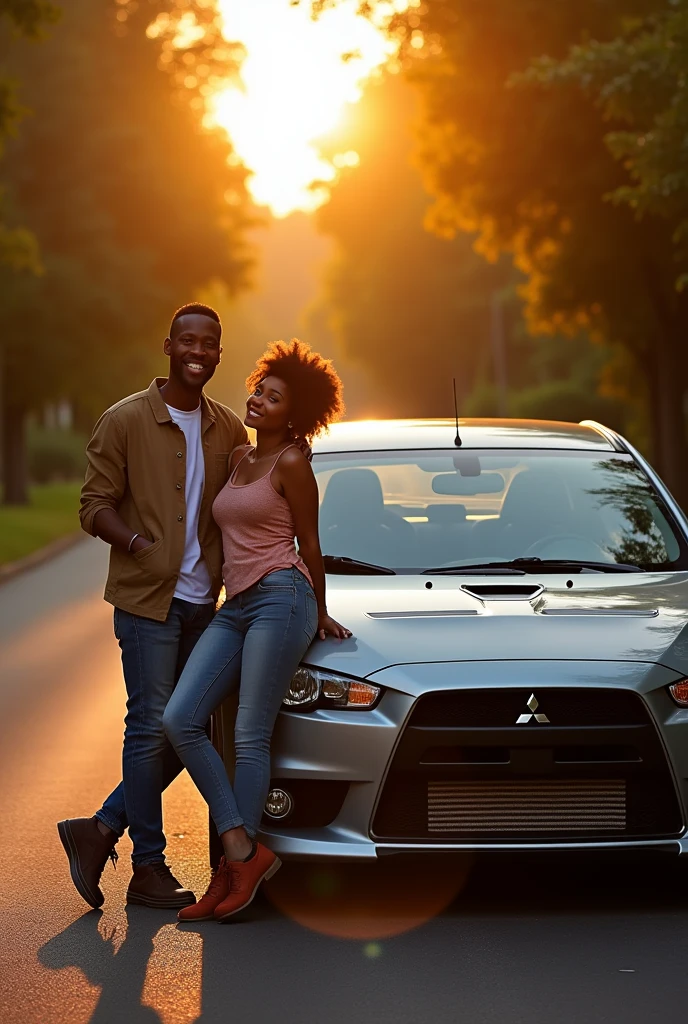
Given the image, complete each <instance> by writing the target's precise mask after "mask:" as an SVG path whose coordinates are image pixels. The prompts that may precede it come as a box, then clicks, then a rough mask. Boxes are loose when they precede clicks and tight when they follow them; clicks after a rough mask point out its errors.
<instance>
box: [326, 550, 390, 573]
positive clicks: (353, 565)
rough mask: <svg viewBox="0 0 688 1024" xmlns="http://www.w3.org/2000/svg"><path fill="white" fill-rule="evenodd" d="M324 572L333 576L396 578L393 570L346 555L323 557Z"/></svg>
mask: <svg viewBox="0 0 688 1024" xmlns="http://www.w3.org/2000/svg"><path fill="white" fill-rule="evenodd" d="M323 562H324V563H325V572H329V573H333V574H334V575H335V576H396V573H395V571H394V569H389V568H388V567H387V566H386V565H375V563H374V562H361V561H359V560H358V558H349V557H348V556H346V555H323Z"/></svg>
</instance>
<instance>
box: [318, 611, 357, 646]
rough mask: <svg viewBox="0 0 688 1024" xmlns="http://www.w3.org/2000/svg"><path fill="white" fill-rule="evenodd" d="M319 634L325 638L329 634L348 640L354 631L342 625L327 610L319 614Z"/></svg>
mask: <svg viewBox="0 0 688 1024" xmlns="http://www.w3.org/2000/svg"><path fill="white" fill-rule="evenodd" d="M318 636H319V637H320V639H321V640H324V639H325V637H327V636H333V637H334V638H335V639H336V640H348V639H349V637H350V636H353V633H352V632H351V630H350V629H347V628H346V626H342V625H341V624H340V623H339V622H337V620H336V619H333V618H332V616H331V615H328V614H327V612H322V613H321V614H320V615H318Z"/></svg>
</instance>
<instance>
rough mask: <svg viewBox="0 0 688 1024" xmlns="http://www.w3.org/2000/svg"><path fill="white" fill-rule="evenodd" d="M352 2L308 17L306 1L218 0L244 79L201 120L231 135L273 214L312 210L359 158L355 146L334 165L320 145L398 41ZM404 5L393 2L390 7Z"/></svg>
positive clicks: (253, 186) (256, 194)
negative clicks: (253, 0)
mask: <svg viewBox="0 0 688 1024" xmlns="http://www.w3.org/2000/svg"><path fill="white" fill-rule="evenodd" d="M357 6H358V3H357V0H350V2H344V3H342V4H340V5H339V6H337V7H336V8H335V9H330V10H327V11H325V12H324V13H323V14H322V15H321V17H320V18H319V19H317V20H315V21H314V20H313V19H312V18H311V14H310V4H309V3H306V2H304V3H300V4H290V3H289V2H287V0H261V3H260V4H247V3H242V2H240V0H219V8H220V10H221V12H222V15H223V17H224V34H225V36H226V38H227V39H228V40H231V41H233V42H240V43H242V44H243V46H244V48H245V51H246V58H245V60H244V63H243V65H242V69H241V84H240V85H239V86H227V87H225V88H223V89H222V90H221V91H219V92H218V93H216V94H215V96H214V97H212V98H210V99H209V101H208V113H207V116H206V124H208V125H209V126H212V125H219V126H221V127H222V128H224V129H225V130H226V131H227V132H228V134H229V135H230V137H231V139H232V143H233V145H234V148H235V150H236V152H237V154H238V156H239V157H240V158H241V160H242V161H243V163H244V164H245V165H246V167H248V168H249V170H250V171H251V177H250V179H249V189H250V191H251V194H252V196H253V198H254V200H255V201H256V202H257V203H258V204H260V205H265V206H268V207H269V208H270V209H271V211H272V213H273V214H274V215H275V216H277V217H283V216H286V215H287V214H289V213H291V212H292V211H294V210H306V211H312V210H314V209H316V208H317V207H318V206H319V205H320V204H321V203H322V202H324V201H325V199H326V198H327V194H328V192H327V184H328V183H331V182H332V181H334V179H335V178H336V176H337V173H338V170H339V169H340V168H341V167H344V166H353V165H355V164H356V163H357V162H358V154H357V153H355V152H353V151H346V152H342V153H339V154H336V155H335V156H334V158H333V161H332V162H330V161H329V160H326V159H324V158H323V157H322V155H321V154H320V153H319V151H318V146H317V140H318V139H320V138H322V137H323V136H324V135H326V134H328V133H330V132H331V131H333V130H334V129H336V127H337V124H338V123H339V121H340V119H341V117H342V114H343V112H344V110H345V108H346V105H347V104H350V103H356V102H357V101H358V100H359V98H360V96H361V90H362V86H363V84H364V82H365V81H366V79H367V78H368V77H369V76H370V75H371V74H372V73H374V72H375V71H376V70H377V69H378V68H380V67H381V65H382V64H383V63H384V62H385V61H387V60H388V59H389V58H390V56H392V55H393V53H394V43H393V42H390V40H389V39H387V38H386V37H385V35H384V34H383V32H382V31H381V30H380V28H378V27H376V26H375V25H373V24H371V22H370V21H368V20H366V19H365V18H363V17H361V16H359V15H358V14H357ZM408 6H409V3H408V2H407V0H395V2H390V3H389V4H387V5H386V8H387V10H386V13H387V14H391V13H393V12H394V11H400V10H403V9H405V8H407V7H408Z"/></svg>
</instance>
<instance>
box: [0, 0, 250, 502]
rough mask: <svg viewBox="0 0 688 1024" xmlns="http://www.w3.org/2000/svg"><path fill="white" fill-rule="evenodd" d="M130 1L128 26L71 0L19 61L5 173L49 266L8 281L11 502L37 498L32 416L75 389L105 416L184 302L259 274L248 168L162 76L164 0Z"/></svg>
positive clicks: (143, 372) (82, 404) (81, 403)
mask: <svg viewBox="0 0 688 1024" xmlns="http://www.w3.org/2000/svg"><path fill="white" fill-rule="evenodd" d="M130 6H131V11H132V17H131V18H130V19H128V21H127V23H126V24H123V23H122V22H121V20H119V21H118V20H116V17H115V16H116V15H118V14H121V13H122V7H121V5H119V6H118V5H115V4H114V3H113V2H112V0H65V2H64V17H63V18H62V21H61V23H60V25H59V26H58V28H57V29H56V30H55V32H54V33H53V35H52V36H51V38H50V39H49V40H48V41H47V42H46V43H45V44H44V45H43V46H42V47H41V48H39V49H36V50H34V49H29V48H28V47H24V48H22V49H21V52H19V53H18V54H17V55H16V56H15V57H14V58H13V63H14V64H15V66H16V67H17V69H18V70H19V71H20V72H21V74H22V77H23V79H24V81H25V82H26V86H25V88H24V90H23V92H22V100H23V101H24V102H25V103H26V104H27V105H28V106H29V107H30V108H31V110H32V113H33V116H32V118H31V120H30V122H27V124H26V126H25V130H24V131H23V132H22V134H21V136H20V138H19V139H18V140H16V141H15V142H14V143H13V144H12V145H11V146H9V147H8V152H7V159H6V177H7V180H8V182H9V196H10V200H11V207H12V210H13V214H14V217H15V218H16V220H17V222H18V223H21V224H26V225H28V226H29V227H30V228H31V229H32V230H33V231H34V232H35V234H36V236H37V238H38V240H39V242H40V245H41V253H42V261H43V265H44V269H45V273H44V274H43V275H42V276H41V277H40V278H36V277H32V276H30V275H23V276H21V278H19V279H18V278H17V275H9V274H7V273H6V274H4V275H0V295H1V296H2V302H3V333H2V342H1V343H2V356H3V363H4V375H3V376H4V382H5V386H4V389H3V401H2V409H3V427H4V454H5V501H11V502H21V501H25V500H26V469H25V466H26V461H25V453H24V444H23V437H24V423H25V421H26V415H27V413H28V412H29V411H30V410H31V409H37V408H40V407H41V406H42V404H43V403H44V402H45V401H46V400H48V399H55V398H68V399H70V400H72V402H73V403H74V404H75V406H76V407H77V410H78V411H79V414H80V416H81V417H82V420H83V421H85V422H86V421H90V422H92V420H93V418H94V417H95V416H96V415H97V414H98V412H99V411H100V410H101V409H102V408H103V406H104V405H107V404H109V403H111V402H112V401H114V400H116V399H117V398H119V397H121V396H122V394H126V392H127V391H129V390H134V389H138V388H139V387H141V386H144V385H145V383H146V382H147V379H149V374H151V372H152V365H153V356H154V354H155V352H156V351H157V348H158V347H159V344H158V345H153V346H152V345H151V341H153V342H155V339H156V338H162V337H164V333H165V329H166V320H167V317H168V316H169V313H170V311H171V309H173V308H174V307H175V306H177V305H180V304H181V303H182V302H184V301H188V299H189V297H191V296H192V295H193V293H194V292H195V290H196V289H198V288H199V287H201V286H202V285H204V284H205V283H206V282H207V281H209V280H211V279H213V278H216V279H218V280H220V281H222V282H223V283H224V285H225V287H226V288H227V289H228V291H229V292H230V293H233V292H236V291H237V289H240V288H242V287H244V286H245V285H246V283H247V271H248V267H249V264H250V260H249V254H248V252H247V249H246V247H245V245H244V242H243V237H244V229H245V227H246V225H247V223H248V220H249V218H248V216H247V205H246V204H247V200H246V192H245V187H244V181H245V173H246V172H245V171H244V170H243V168H242V167H241V166H240V165H239V164H238V162H237V161H232V162H230V160H231V158H232V150H231V145H230V143H229V140H228V139H227V138H226V137H225V136H223V135H221V134H220V133H211V132H207V131H205V130H204V129H203V128H202V127H201V125H200V118H199V116H198V113H197V111H196V110H195V109H194V108H193V107H192V106H191V104H190V102H189V100H191V99H193V98H195V96H194V90H192V89H189V90H187V93H188V95H186V96H184V97H181V96H180V95H179V90H178V88H177V85H176V83H175V81H174V78H173V77H170V76H169V75H166V74H164V73H162V72H161V70H160V68H159V66H158V64H159V60H160V56H161V49H160V39H159V38H154V37H153V38H152V37H151V36H150V35H147V34H146V31H145V29H146V26H147V25H148V24H149V23H150V20H149V19H150V16H151V15H152V14H154V12H155V9H156V7H157V8H159V7H160V6H161V5H159V4H158V5H152V4H151V5H148V9H144V7H143V6H140V7H138V8H136V9H135V7H136V5H130ZM153 35H154V34H153ZM194 40H195V41H194ZM195 45H198V40H197V39H196V38H195V37H192V48H193V46H195ZM164 52H165V51H164V50H163V53H164ZM184 52H185V48H184V47H183V46H180V47H178V48H177V50H175V61H178V62H181V61H182V58H183V55H184ZM171 63H172V64H173V65H174V63H175V62H171Z"/></svg>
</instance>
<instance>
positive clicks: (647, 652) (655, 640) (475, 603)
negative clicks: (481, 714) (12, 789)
mask: <svg viewBox="0 0 688 1024" xmlns="http://www.w3.org/2000/svg"><path fill="white" fill-rule="evenodd" d="M429 584H431V586H429ZM327 586H328V609H329V612H330V614H331V615H332V616H333V617H334V618H335V619H337V620H338V621H339V622H341V623H343V624H344V625H345V626H347V627H348V628H349V629H351V630H352V632H353V634H354V635H353V637H352V638H351V639H350V640H344V641H336V640H332V639H327V640H325V641H320V640H316V641H315V643H314V644H313V645H312V646H311V648H310V650H309V651H308V653H307V655H306V656H305V658H304V661H305V662H307V663H308V664H311V665H319V666H321V667H323V668H330V669H332V670H333V671H336V672H342V673H345V674H347V675H353V676H358V677H359V678H362V677H365V676H369V675H371V674H372V673H373V672H378V671H380V670H381V669H383V668H387V667H389V666H392V665H405V664H420V663H429V662H448V661H452V662H460V661H504V660H557V661H561V660H576V661H581V660H585V661H616V662H619V661H628V662H653V663H656V664H661V665H664V666H665V667H666V668H670V669H673V670H675V671H676V672H679V673H685V674H688V626H687V623H688V573H684V572H682V573H637V574H635V573H634V574H631V573H624V574H621V573H618V574H617V573H614V574H604V575H602V574H597V573H595V574H592V573H591V574H587V573H585V574H580V575H573V576H570V577H568V576H566V575H548V574H545V575H543V576H540V577H536V576H533V575H525V576H518V577H514V576H503V577H501V576H500V577H495V576H490V577H485V576H470V577H468V576H449V577H437V576H435V577H432V579H429V578H428V577H427V576H409V575H407V576H404V575H399V576H356V577H348V576H328V578H327ZM527 586H532V588H533V590H537V591H539V592H536V593H534V594H533V596H526V597H525V598H524V597H523V595H522V594H520V593H519V592H518V590H517V589H516V588H523V587H527ZM474 587H488V588H490V590H489V591H488V593H487V594H485V593H482V594H481V596H480V597H478V596H475V594H471V593H470V592H469V591H470V590H471V589H472V588H474ZM540 588H542V589H541V590H540ZM499 591H502V593H499Z"/></svg>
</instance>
